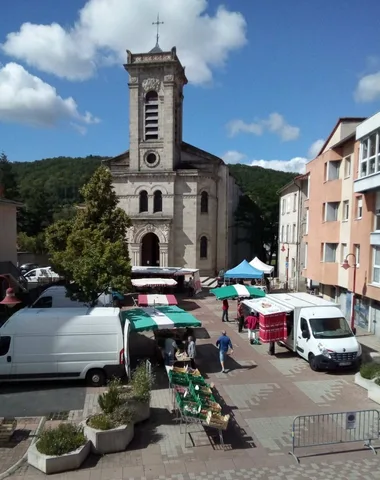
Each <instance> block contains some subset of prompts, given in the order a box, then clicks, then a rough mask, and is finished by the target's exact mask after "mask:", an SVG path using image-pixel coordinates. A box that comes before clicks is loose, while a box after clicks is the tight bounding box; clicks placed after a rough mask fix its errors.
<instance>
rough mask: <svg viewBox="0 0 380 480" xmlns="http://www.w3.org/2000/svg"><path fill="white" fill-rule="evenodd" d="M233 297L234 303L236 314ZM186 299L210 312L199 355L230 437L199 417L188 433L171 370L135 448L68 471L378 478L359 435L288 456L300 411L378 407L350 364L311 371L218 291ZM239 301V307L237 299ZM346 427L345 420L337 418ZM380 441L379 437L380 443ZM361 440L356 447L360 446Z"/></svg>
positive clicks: (92, 407) (75, 415)
mask: <svg viewBox="0 0 380 480" xmlns="http://www.w3.org/2000/svg"><path fill="white" fill-rule="evenodd" d="M232 306H234V305H233V302H231V315H230V316H231V317H233V314H234V312H233V311H232ZM183 307H184V308H185V309H187V310H190V311H191V312H192V313H193V314H194V315H195V316H196V317H197V318H199V319H200V320H201V321H202V325H203V327H204V330H203V334H202V336H201V338H199V339H198V341H197V351H198V357H199V358H198V363H199V368H200V370H201V371H202V373H203V374H204V375H205V376H207V377H208V381H209V382H213V383H214V384H215V386H216V389H217V392H218V396H219V397H220V399H219V401H220V402H221V403H222V406H223V410H224V412H225V413H229V414H230V415H231V421H230V426H229V428H228V430H227V431H226V432H225V433H224V445H220V444H219V440H218V438H217V437H215V435H213V434H215V432H213V431H207V432H206V431H205V429H204V428H203V427H202V426H200V425H192V426H191V427H189V430H188V431H189V433H190V434H188V435H187V436H186V443H185V435H184V428H183V429H182V430H181V428H180V426H179V425H178V422H176V421H175V418H174V414H173V412H172V409H173V404H172V397H171V395H170V392H169V390H168V389H167V378H166V376H165V375H166V374H165V372H164V371H161V372H158V373H157V376H158V380H159V382H158V386H157V389H155V390H154V391H153V392H152V403H151V407H152V408H151V419H150V420H149V421H148V422H146V423H144V424H142V425H139V426H136V428H135V438H134V440H133V442H132V443H131V445H130V446H129V448H128V450H127V451H126V452H123V453H119V454H113V455H107V456H104V457H102V458H100V457H95V456H91V457H90V458H89V459H88V460H87V461H86V462H85V464H84V465H83V466H82V468H81V469H80V470H79V471H77V472H73V473H67V474H64V475H60V476H53V478H55V477H57V478H58V477H59V478H60V479H61V478H62V479H67V480H69V479H75V478H77V479H83V480H85V479H88V480H95V479H98V480H121V479H132V478H133V479H147V480H149V479H161V478H162V479H177V480H190V479H198V478H204V479H214V480H217V479H219V478H220V479H225V480H228V479H230V480H234V479H243V478H250V479H252V478H253V479H256V478H260V479H268V480H269V479H271V480H275V479H289V480H291V479H293V480H296V479H301V478H309V479H330V478H331V479H334V480H336V479H356V478H364V479H374V478H380V456H379V459H378V458H377V456H374V455H373V454H372V452H371V451H369V450H368V449H364V448H363V445H362V444H361V443H358V444H356V443H355V444H349V446H348V447H347V445H338V446H327V447H317V448H315V447H314V448H309V449H303V450H300V451H297V454H298V455H299V457H300V462H301V463H300V465H297V464H296V462H295V459H294V458H293V457H292V456H291V455H289V451H290V450H291V446H292V436H291V427H292V422H293V419H294V417H296V416H297V415H309V414H319V413H329V412H351V411H356V410H365V409H377V408H378V405H377V404H376V403H373V402H372V401H370V400H368V398H367V395H366V392H365V391H364V390H362V389H360V388H359V387H357V386H356V385H354V383H353V377H354V376H353V373H352V372H341V373H330V374H329V373H325V372H313V371H311V370H310V368H309V366H308V364H307V363H306V362H305V361H304V360H302V359H300V358H298V357H296V356H295V355H293V354H291V353H289V352H288V351H286V350H285V349H282V348H277V351H276V356H274V357H273V356H270V355H268V353H267V350H268V347H267V346H266V345H257V346H251V345H250V344H249V342H248V339H247V335H246V333H244V332H243V333H238V332H237V327H236V324H235V323H234V322H230V323H225V324H223V323H222V322H221V304H220V302H216V301H215V299H214V298H213V297H206V298H204V299H201V300H194V299H192V300H191V301H190V300H188V301H186V302H184V304H183ZM234 307H235V306H234ZM223 328H224V329H226V330H227V332H228V334H229V335H230V337H231V340H232V342H233V344H234V353H233V355H231V356H229V358H228V359H227V362H226V368H227V373H226V374H225V373H221V372H220V365H219V360H218V351H217V349H216V347H215V341H216V339H217V337H218V336H219V335H220V331H221V330H222V329H223ZM97 394H98V392H97V391H94V390H93V389H88V391H87V396H86V402H85V410H84V411H72V412H70V415H69V420H70V421H80V420H82V419H83V418H84V417H86V416H87V415H88V414H91V413H93V412H95V411H96V408H97V406H96V403H97V400H96V399H97ZM339 427H340V428H345V427H342V425H340V426H339ZM379 444H380V442H379ZM355 449H358V450H355ZM42 477H43V475H42V474H40V473H39V472H38V471H36V470H35V469H33V468H32V467H28V466H27V465H24V466H23V467H22V468H20V469H19V470H18V471H17V472H16V473H15V474H14V476H13V477H12V479H16V478H20V479H21V478H23V479H24V480H32V479H38V478H42Z"/></svg>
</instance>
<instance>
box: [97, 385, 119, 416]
mask: <svg viewBox="0 0 380 480" xmlns="http://www.w3.org/2000/svg"><path fill="white" fill-rule="evenodd" d="M120 387H121V382H120V380H117V379H116V380H112V381H111V382H110V383H109V387H108V390H107V392H105V393H102V394H101V395H99V398H98V403H99V407H100V408H101V410H102V412H103V413H104V414H106V415H110V414H112V413H113V412H114V411H115V410H116V409H117V408H118V407H119V406H120V405H121V404H122V398H121V388H120Z"/></svg>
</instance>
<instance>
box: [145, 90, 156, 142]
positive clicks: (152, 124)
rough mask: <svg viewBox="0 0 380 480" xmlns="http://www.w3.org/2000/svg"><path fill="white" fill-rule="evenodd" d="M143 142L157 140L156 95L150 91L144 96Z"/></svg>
mask: <svg viewBox="0 0 380 480" xmlns="http://www.w3.org/2000/svg"><path fill="white" fill-rule="evenodd" d="M144 107H145V140H158V95H157V92H155V91H153V90H151V91H150V92H148V93H147V94H146V96H145V106H144Z"/></svg>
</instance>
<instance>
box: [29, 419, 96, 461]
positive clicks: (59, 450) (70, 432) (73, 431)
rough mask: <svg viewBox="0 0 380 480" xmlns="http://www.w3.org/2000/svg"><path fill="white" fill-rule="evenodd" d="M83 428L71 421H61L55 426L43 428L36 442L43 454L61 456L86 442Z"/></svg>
mask: <svg viewBox="0 0 380 480" xmlns="http://www.w3.org/2000/svg"><path fill="white" fill-rule="evenodd" d="M86 441H87V440H86V437H85V436H84V433H83V428H81V427H79V426H78V425H74V424H72V423H61V425H59V426H58V427H57V428H52V429H48V430H44V431H43V432H42V433H41V434H40V435H39V436H38V441H37V444H36V447H37V450H38V451H39V452H40V453H43V454H44V455H51V456H61V455H65V454H66V453H70V452H73V451H74V450H77V449H78V448H79V447H81V446H82V445H84V444H85V443H86Z"/></svg>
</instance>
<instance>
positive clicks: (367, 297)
mask: <svg viewBox="0 0 380 480" xmlns="http://www.w3.org/2000/svg"><path fill="white" fill-rule="evenodd" d="M379 132H380V114H378V115H375V116H374V117H371V118H369V119H362V118H342V119H339V121H338V122H337V124H336V125H335V127H334V129H333V131H332V132H331V134H330V136H329V138H328V139H327V141H326V142H325V144H324V146H323V147H322V149H321V151H320V153H319V155H318V156H317V157H316V158H315V159H314V160H312V161H311V162H309V163H308V164H307V166H306V171H307V173H308V174H309V178H310V184H309V198H308V200H306V201H305V208H307V209H308V218H309V228H308V232H307V234H305V235H303V237H302V239H301V241H302V243H303V244H304V245H305V250H306V252H307V259H306V267H305V268H304V269H303V272H302V275H303V276H304V277H306V278H307V281H308V284H309V286H310V287H317V288H318V289H319V291H320V293H322V295H323V296H324V297H326V298H328V299H332V300H334V301H336V302H337V303H339V304H340V306H341V308H342V310H343V312H344V313H345V315H346V318H347V319H349V318H350V316H351V307H352V291H353V289H354V270H355V267H354V265H356V282H355V294H356V308H355V323H356V325H359V326H360V327H362V328H364V329H366V330H368V331H369V332H372V333H374V334H376V335H379V336H380V303H379V302H380V134H379ZM378 219H379V221H378ZM345 260H347V261H348V262H349V265H350V268H348V269H344V268H342V264H343V262H344V261H345ZM378 323H379V328H378V329H377V324H378Z"/></svg>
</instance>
